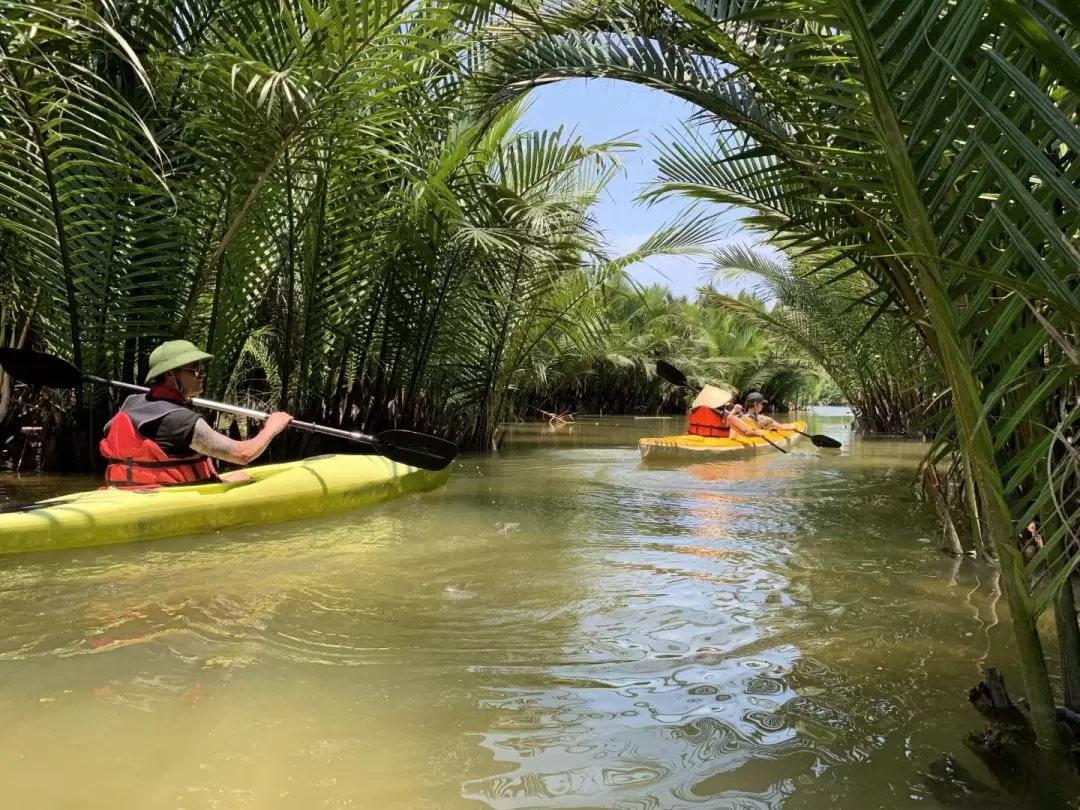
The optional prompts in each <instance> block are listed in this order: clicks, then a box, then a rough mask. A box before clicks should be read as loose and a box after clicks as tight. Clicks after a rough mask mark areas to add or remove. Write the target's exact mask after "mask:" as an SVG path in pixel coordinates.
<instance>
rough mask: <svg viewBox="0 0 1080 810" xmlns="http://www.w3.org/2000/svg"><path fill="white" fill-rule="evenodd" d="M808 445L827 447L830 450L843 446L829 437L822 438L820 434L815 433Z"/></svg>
mask: <svg viewBox="0 0 1080 810" xmlns="http://www.w3.org/2000/svg"><path fill="white" fill-rule="evenodd" d="M810 443H811V444H813V445H814V446H815V447H827V448H829V449H830V450H837V449H839V448H841V447H843V446H844V445H842V444H841V443H840V442H838V441H837V440H836V439H834V438H832V437H831V436H822V435H821V434H820V433H815V434H814V435H813V436H811V437H810Z"/></svg>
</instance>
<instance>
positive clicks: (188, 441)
mask: <svg viewBox="0 0 1080 810" xmlns="http://www.w3.org/2000/svg"><path fill="white" fill-rule="evenodd" d="M212 357H213V355H210V354H207V353H206V352H204V351H200V350H199V349H198V348H197V347H196V346H195V345H194V344H192V343H190V342H188V341H186V340H170V341H167V342H165V343H162V344H161V345H160V346H158V347H157V348H156V349H154V351H153V352H151V354H150V371H149V372H148V373H147V375H146V381H147V383H148V384H149V385H150V391H149V392H148V393H145V394H142V393H140V394H132V395H131V396H129V397H128V398H127V399H126V400H124V404H123V405H121V406H120V411H119V412H118V413H117V414H116V416H114V417H113V418H112V419H111V420H110V421H109V423H108V424H107V425H106V426H105V437H104V438H103V439H102V440H101V444H100V450H101V455H102V456H104V457H105V459H106V460H107V461H108V462H109V465H108V467H107V468H106V470H105V482H106V483H107V484H109V485H112V486H138V485H153V484H157V485H163V486H171V485H176V484H196V483H199V482H203V481H220V480H228V481H242V480H245V479H247V478H248V476H247V474H246V473H245V472H243V471H239V472H238V473H231V474H229V475H227V476H219V475H218V473H217V470H216V469H215V467H214V462H213V459H218V460H219V461H226V462H228V463H230V464H239V465H246V464H250V463H251V462H252V461H254V460H255V459H257V458H258V457H259V456H260V455H262V453H263V451H264V450H266V448H267V446H269V444H270V442H271V440H272V439H273V438H274V437H275V436H277V435H278V434H279V433H281V431H283V430H284V429H285V428H286V427H288V425H289V423H290V422H291V421H292V416H290V415H289V414H287V413H283V412H281V411H278V412H275V413H272V414H270V416H269V417H268V418H267V419H266V422H265V423H264V424H263V428H262V430H260V431H259V433H258V434H257V435H255V436H254V437H252V438H250V439H247V440H244V441H235V440H234V439H230V438H229V437H228V436H225V435H223V434H221V433H218V432H217V431H216V430H214V429H213V428H212V427H210V425H209V424H207V422H206V420H205V419H203V418H202V417H201V416H199V414H198V413H197V412H196V411H195V410H194V407H193V406H192V404H191V399H192V398H193V397H196V396H198V395H199V394H200V393H202V388H203V379H204V378H205V377H206V362H207V361H208V360H210V359H212Z"/></svg>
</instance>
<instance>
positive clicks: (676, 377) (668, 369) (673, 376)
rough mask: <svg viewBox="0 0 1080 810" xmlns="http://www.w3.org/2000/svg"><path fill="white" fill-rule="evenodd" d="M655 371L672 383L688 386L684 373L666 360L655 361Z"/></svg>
mask: <svg viewBox="0 0 1080 810" xmlns="http://www.w3.org/2000/svg"><path fill="white" fill-rule="evenodd" d="M656 373H657V375H658V376H660V377H662V378H663V379H665V380H667V381H668V382H669V383H671V384H672V385H678V386H682V387H684V388H688V387H689V386H690V383H689V382H687V380H686V375H685V374H683V373H682V372H681V371H680V370H679V369H677V368H675V366H673V365H671V363H669V362H667V361H666V360H657V361H656Z"/></svg>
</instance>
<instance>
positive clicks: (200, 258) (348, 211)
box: [0, 0, 827, 469]
mask: <svg viewBox="0 0 1080 810" xmlns="http://www.w3.org/2000/svg"><path fill="white" fill-rule="evenodd" d="M364 8H365V13H364V14H363V15H359V16H353V15H352V14H351V13H350V12H348V10H347V9H345V8H344V7H341V6H337V5H334V4H329V5H318V6H311V5H309V4H306V3H295V4H293V5H291V6H290V5H282V6H279V5H276V4H273V5H260V4H256V5H255V6H251V5H250V4H245V3H214V4H201V3H194V4H184V5H183V6H182V7H180V6H174V5H173V4H171V3H121V4H116V5H107V6H103V7H101V9H100V11H95V10H94V7H91V6H83V5H81V4H78V3H66V4H60V5H56V4H49V3H44V4H23V3H12V2H8V0H0V17H2V18H3V22H2V23H0V47H2V49H3V53H4V54H5V57H4V61H3V63H2V67H3V69H2V71H0V120H2V121H3V129H4V133H5V137H3V138H2V139H0V219H2V220H3V221H4V224H5V227H4V228H2V229H0V240H2V242H0V246H2V250H0V312H2V313H3V314H2V318H0V341H2V342H4V343H5V345H27V346H33V347H35V348H39V349H43V350H46V351H52V352H56V353H59V354H61V355H63V356H65V357H67V358H69V359H71V360H72V361H73V362H75V363H76V365H78V366H80V367H82V368H85V369H86V370H87V371H89V372H91V373H93V374H97V375H99V376H103V377H108V378H112V379H119V380H125V381H132V380H137V381H141V380H142V377H143V375H144V373H145V371H146V368H147V357H148V355H149V352H150V351H151V350H152V349H153V347H154V346H155V345H156V344H157V343H159V342H160V341H161V340H163V339H167V338H170V337H186V338H189V339H192V340H194V341H196V342H198V343H199V344H201V345H203V346H205V347H206V348H207V350H208V351H210V352H212V353H213V354H214V355H215V361H214V363H213V364H212V366H211V374H210V378H209V380H208V382H207V395H208V396H211V397H219V398H223V399H229V400H230V401H239V402H241V403H243V404H246V405H249V406H255V407H260V408H282V409H286V410H289V411H290V412H292V413H294V414H296V415H298V416H300V417H303V418H306V419H309V420H311V421H316V422H320V423H323V424H328V425H331V426H346V427H350V428H361V429H363V430H367V431H377V430H380V429H383V428H386V427H391V426H404V427H409V428H412V429H417V430H424V431H428V432H434V433H438V434H441V435H444V436H448V437H451V438H453V439H454V440H455V441H457V442H459V443H460V444H461V445H462V446H464V447H466V448H481V449H486V448H490V447H491V446H492V443H493V441H494V440H495V438H496V432H497V429H498V425H499V424H500V423H501V422H502V421H504V420H506V419H513V418H535V417H536V416H537V415H538V414H539V411H540V409H544V408H547V409H551V410H560V411H573V410H578V411H580V410H582V409H587V410H592V411H594V412H596V411H604V412H612V411H617V410H623V411H633V412H640V413H646V412H648V413H660V412H671V411H675V410H678V409H680V408H682V407H684V405H685V402H684V400H685V397H683V396H682V395H681V394H679V393H678V392H673V391H671V390H670V388H669V387H665V386H663V385H662V384H660V383H659V382H658V381H657V380H656V379H655V375H654V374H653V372H652V364H653V363H654V362H655V359H656V358H657V357H661V356H664V357H669V356H674V357H677V358H678V359H679V360H680V361H682V362H684V363H685V364H686V365H687V366H688V367H689V368H691V369H692V370H694V371H695V372H697V373H700V374H701V375H702V377H703V379H717V378H719V379H722V380H724V381H725V382H727V383H728V384H734V385H737V386H739V387H744V386H745V387H749V386H754V387H759V388H762V389H763V390H765V392H766V394H767V395H769V396H770V397H771V398H773V399H776V400H777V401H780V402H787V401H791V402H799V403H805V402H809V401H816V399H819V398H820V397H821V395H822V394H823V393H824V392H825V389H826V388H827V384H826V383H825V382H824V380H825V379H826V378H825V376H824V375H823V374H822V373H821V372H820V369H818V368H817V367H816V365H815V364H814V363H813V362H812V361H811V360H809V359H808V357H807V356H806V355H805V354H802V353H799V352H796V353H791V352H789V351H786V349H785V350H784V351H781V349H780V347H779V345H778V344H777V343H776V341H775V340H773V339H772V338H770V337H768V336H765V335H763V334H762V333H761V332H760V330H754V329H750V328H748V326H747V322H746V321H745V320H744V319H739V318H735V317H732V316H730V315H721V314H719V313H718V312H715V311H713V310H711V309H702V308H701V307H699V306H697V305H696V304H695V303H689V302H686V301H676V300H671V299H669V298H666V297H665V295H664V293H663V292H662V291H661V290H658V289H653V290H640V289H636V288H634V287H633V286H632V285H631V283H630V282H629V281H628V278H627V276H626V275H625V270H626V268H627V267H628V266H630V265H632V264H633V263H634V262H636V261H642V260H646V259H648V258H649V257H651V256H656V255H661V254H666V255H680V254H681V255H690V256H694V255H696V256H698V257H700V258H701V259H702V260H705V259H707V250H708V249H709V246H710V245H711V244H712V243H713V242H715V240H716V239H717V237H718V235H719V233H720V229H719V227H718V225H717V224H716V223H715V221H714V220H713V219H711V218H709V217H687V218H686V219H684V220H680V221H676V222H673V223H670V224H669V225H666V226H662V227H660V228H659V229H658V230H657V232H656V233H655V234H654V235H653V236H652V237H651V238H649V239H647V240H646V241H645V242H644V243H643V244H642V245H641V246H640V248H639V249H638V250H636V251H634V252H632V253H630V254H628V255H625V256H615V255H612V254H611V252H610V250H609V249H608V248H607V246H606V245H605V244H604V241H603V234H601V233H599V232H598V231H597V229H596V227H595V223H594V221H593V218H592V207H593V205H594V204H595V202H596V200H597V199H598V197H599V195H600V194H602V193H603V190H604V188H605V186H606V184H607V183H608V182H609V181H610V179H611V178H612V176H613V175H614V173H615V172H617V171H619V165H620V164H619V159H620V155H621V154H622V153H623V152H624V151H625V150H627V149H629V148H631V147H632V144H628V143H599V144H590V143H585V142H584V141H583V140H582V139H580V138H577V137H574V136H573V135H571V134H569V133H567V132H565V131H564V130H562V129H554V130H551V131H524V130H523V129H522V128H521V126H520V116H521V111H522V108H521V106H520V105H519V104H511V105H507V106H505V107H503V108H502V109H500V110H499V111H498V112H497V113H496V114H495V115H494V116H492V115H488V114H487V113H486V112H482V111H478V110H477V108H475V106H474V105H472V106H470V102H469V100H468V98H467V95H468V93H469V89H468V88H469V85H468V76H469V71H468V70H466V69H465V66H464V65H463V64H462V63H461V62H460V60H459V59H458V56H459V55H460V54H461V53H465V52H471V53H474V54H479V53H480V51H479V50H477V49H478V48H480V46H481V44H482V40H483V38H484V36H486V34H487V33H488V32H490V30H491V29H490V28H489V27H488V25H489V23H490V19H489V15H490V13H491V12H490V10H487V11H485V10H484V9H482V8H475V7H471V6H469V5H467V4H459V5H450V6H447V5H444V4H436V3H419V4H408V5H405V6H401V7H390V6H384V5H380V4H374V5H371V7H370V8H367V6H366V5H365V6H364ZM748 301H749V299H748ZM754 306H758V308H760V304H756V305H754ZM3 390H4V391H5V392H6V395H5V399H4V400H3V401H2V402H0V424H4V425H6V428H5V435H4V436H3V437H0V443H3V444H4V446H5V447H6V448H7V450H8V456H9V461H10V460H12V459H15V458H18V457H20V456H22V455H23V453H22V450H21V446H20V443H19V442H18V441H15V442H4V441H3V440H4V439H9V438H11V437H12V436H15V437H19V433H18V431H19V429H20V428H21V427H25V426H28V425H29V426H35V427H44V428H45V433H46V435H47V436H49V437H50V439H49V443H50V445H51V446H52V447H53V448H54V451H53V452H46V453H45V459H46V466H47V467H48V468H50V469H65V468H66V469H86V468H88V467H89V466H91V465H92V464H93V462H94V460H95V454H94V452H93V447H94V436H95V435H96V432H95V426H97V429H100V426H101V425H102V424H103V422H104V420H105V419H106V418H108V415H109V412H110V411H111V409H112V408H114V407H115V397H110V395H109V394H108V392H106V391H103V390H101V389H90V390H87V391H84V392H81V394H80V396H79V397H78V398H76V399H74V400H69V399H68V397H67V395H66V394H65V395H55V393H48V392H47V396H48V400H47V401H48V403H49V408H48V412H47V413H46V412H45V410H43V407H42V403H43V402H44V400H42V399H41V397H40V396H39V392H36V391H32V390H29V389H23V388H20V389H15V388H14V387H13V385H12V381H11V380H10V379H7V380H5V381H4V382H3ZM57 433H59V434H60V435H59V436H55V435H54V434H57ZM300 438H301V439H303V440H304V441H306V440H307V438H310V437H300ZM290 439H292V440H295V439H296V437H294V436H291V435H289V434H287V435H286V437H285V440H286V441H287V440H290ZM60 448H68V449H67V450H63V451H61V450H60ZM71 448H74V450H72V449H71ZM292 449H293V452H302V451H304V450H310V449H312V448H311V447H309V446H307V445H304V446H295V447H293V448H292Z"/></svg>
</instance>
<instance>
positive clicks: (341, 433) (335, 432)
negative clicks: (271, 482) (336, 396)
mask: <svg viewBox="0 0 1080 810" xmlns="http://www.w3.org/2000/svg"><path fill="white" fill-rule="evenodd" d="M83 376H84V377H85V378H86V379H87V380H90V381H91V382H96V383H102V384H103V385H111V386H112V387H113V388H122V389H124V390H125V391H134V392H135V393H142V394H145V393H146V392H147V391H149V390H150V389H149V388H146V387H144V386H141V385H133V384H132V383H124V382H116V381H115V380H106V379H105V378H104V377H95V376H93V375H92V374H85V375H83ZM191 404H192V405H198V406H199V407H200V408H209V409H210V410H213V411H221V412H222V413H231V414H232V415H233V416H246V417H248V418H249V419H257V420H259V421H263V420H265V419H266V418H267V417H268V416H269V415H270V414H268V413H263V412H262V411H256V410H253V409H252V408H241V407H240V406H239V405H226V404H225V403H224V402H214V401H213V400H210V399H200V398H199V397H194V398H193V399H192V400H191ZM289 427H291V428H296V429H297V430H306V431H308V432H310V433H321V434H323V435H324V436H334V437H336V438H339V439H348V440H349V441H354V442H362V443H364V444H376V443H377V442H378V440H377V439H376V438H375V437H374V436H369V435H367V434H366V433H359V432H357V431H350V430H341V429H340V428H332V427H326V426H325V425H316V424H315V423H314V422H301V421H300V420H299V419H293V420H292V421H291V422H289Z"/></svg>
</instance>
